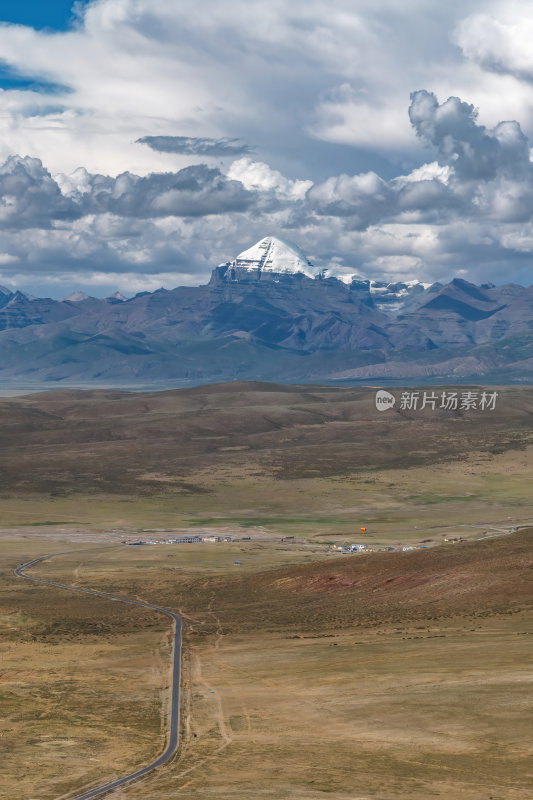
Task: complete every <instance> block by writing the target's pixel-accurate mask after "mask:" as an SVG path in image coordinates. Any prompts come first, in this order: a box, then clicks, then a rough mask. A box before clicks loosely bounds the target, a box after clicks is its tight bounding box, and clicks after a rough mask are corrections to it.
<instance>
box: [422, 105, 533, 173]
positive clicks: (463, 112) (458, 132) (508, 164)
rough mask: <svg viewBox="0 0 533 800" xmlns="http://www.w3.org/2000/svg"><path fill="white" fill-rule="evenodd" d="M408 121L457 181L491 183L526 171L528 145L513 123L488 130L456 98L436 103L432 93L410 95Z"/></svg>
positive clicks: (501, 123)
mask: <svg viewBox="0 0 533 800" xmlns="http://www.w3.org/2000/svg"><path fill="white" fill-rule="evenodd" d="M409 119H410V120H411V123H412V125H413V127H414V129H415V131H416V133H417V134H418V136H419V137H420V138H421V139H423V140H424V141H425V142H427V143H429V144H431V145H433V146H434V147H436V148H437V151H438V153H439V156H440V159H441V160H442V161H443V162H444V163H445V164H449V165H450V166H453V169H454V172H455V174H456V176H457V177H458V178H459V179H465V180H491V179H492V178H494V177H495V176H496V175H497V174H506V175H512V176H515V177H519V176H520V175H521V173H522V172H523V170H524V168H529V163H530V162H529V144H528V141H527V138H526V137H525V136H524V134H523V133H522V130H521V128H520V125H519V124H518V122H516V121H510V122H500V123H499V124H498V125H497V126H496V127H495V128H494V129H493V130H492V131H488V130H487V128H486V127H485V126H484V125H480V124H478V122H477V111H476V109H475V108H474V106H473V105H471V104H470V103H465V102H463V101H462V100H460V99H459V98H458V97H449V98H448V99H447V100H446V101H445V102H444V103H441V104H439V102H438V100H437V97H436V96H435V94H434V93H433V92H428V91H425V90H420V91H416V92H413V93H412V94H411V105H410V107H409Z"/></svg>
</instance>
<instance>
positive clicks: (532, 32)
mask: <svg viewBox="0 0 533 800" xmlns="http://www.w3.org/2000/svg"><path fill="white" fill-rule="evenodd" d="M491 11H492V13H491V14H483V13H482V14H471V15H469V16H468V17H466V18H465V19H464V20H462V21H461V22H459V24H458V25H457V29H456V31H455V40H456V42H457V44H458V45H459V46H460V47H461V49H462V51H463V53H464V54H465V55H466V56H467V57H468V58H469V59H471V60H472V61H475V62H476V63H478V64H479V65H480V66H481V67H482V68H483V69H486V70H490V71H493V72H497V73H502V74H507V75H512V76H514V77H517V78H519V79H520V80H525V81H528V82H531V81H533V53H532V50H531V40H532V37H533V9H532V8H531V4H530V3H529V2H526V3H524V2H509V0H507V1H506V2H505V3H493V8H492V9H491Z"/></svg>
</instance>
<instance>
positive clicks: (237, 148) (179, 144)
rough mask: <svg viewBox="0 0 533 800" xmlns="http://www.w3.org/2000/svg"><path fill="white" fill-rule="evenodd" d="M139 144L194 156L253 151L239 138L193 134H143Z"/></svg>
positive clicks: (165, 151) (161, 151)
mask: <svg viewBox="0 0 533 800" xmlns="http://www.w3.org/2000/svg"><path fill="white" fill-rule="evenodd" d="M136 142H137V143H138V144H147V145H148V147H151V148H152V150H157V152H159V153H183V154H185V155H193V156H243V155H246V154H248V153H251V152H252V148H251V147H248V145H246V144H239V140H238V139H228V138H223V139H207V138H199V137H192V136H143V137H142V138H141V139H136Z"/></svg>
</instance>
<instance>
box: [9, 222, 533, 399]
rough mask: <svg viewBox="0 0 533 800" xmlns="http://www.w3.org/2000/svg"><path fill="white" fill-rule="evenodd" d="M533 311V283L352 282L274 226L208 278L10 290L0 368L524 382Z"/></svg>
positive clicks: (178, 376) (175, 381)
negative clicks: (111, 288) (129, 290)
mask: <svg viewBox="0 0 533 800" xmlns="http://www.w3.org/2000/svg"><path fill="white" fill-rule="evenodd" d="M532 312H533V287H529V288H524V287H521V286H518V285H516V284H505V285H503V286H494V285H493V284H484V285H482V286H476V285H474V284H472V283H470V282H468V281H466V280H463V279H460V278H455V279H454V280H452V281H450V282H449V283H447V284H441V283H436V284H433V285H428V284H422V283H419V282H417V281H406V282H396V283H393V284H386V283H379V282H376V281H371V280H367V279H364V278H361V277H360V276H352V278H351V280H349V281H348V280H346V276H343V275H334V274H330V273H328V272H327V271H325V270H323V269H315V268H314V267H313V265H312V264H311V263H310V262H309V261H308V260H307V259H306V258H305V256H304V255H303V253H302V251H301V250H300V249H299V248H295V247H293V246H292V245H290V243H287V242H282V241H281V240H275V239H274V237H267V238H266V239H264V240H261V242H259V243H257V245H254V247H252V248H249V249H248V250H247V251H244V253H242V254H240V255H239V256H237V258H236V259H234V260H232V261H230V262H226V263H224V264H221V265H219V266H218V267H216V268H215V269H214V270H213V273H212V276H211V280H210V281H209V283H208V284H206V285H203V286H195V287H178V288H176V289H172V290H165V289H159V290H157V291H155V292H141V293H139V294H137V295H136V296H135V297H132V298H130V299H126V298H124V296H122V295H119V294H118V293H117V294H115V295H113V296H111V297H108V298H105V299H103V300H99V299H97V298H94V297H89V296H87V295H84V294H82V293H79V294H78V293H77V294H76V295H74V296H72V295H71V296H70V297H67V298H64V299H63V300H52V299H50V298H33V297H31V296H29V295H26V294H24V293H22V292H18V291H13V292H11V291H10V290H8V289H5V288H3V289H0V378H1V379H2V380H3V381H4V382H6V383H11V382H14V381H15V382H16V381H20V380H23V381H35V382H42V383H48V382H59V383H63V384H69V385H70V384H76V383H80V382H83V383H88V384H91V383H103V382H105V383H107V384H109V383H116V384H121V385H150V384H153V385H158V386H159V385H183V384H194V383H206V382H213V381H223V380H235V379H253V380H274V379H275V380H286V381H288V382H289V381H290V382H295V381H298V382H315V383H318V382H327V381H333V382H343V381H352V382H358V381H365V380H369V379H371V380H372V381H380V380H381V381H382V382H401V381H406V380H412V381H418V382H423V381H425V380H427V381H428V382H439V381H440V382H445V381H446V380H454V381H457V380H463V381H474V382H483V381H485V382H490V383H494V382H496V383H507V382H510V383H523V382H529V381H530V380H531V377H533V313H532Z"/></svg>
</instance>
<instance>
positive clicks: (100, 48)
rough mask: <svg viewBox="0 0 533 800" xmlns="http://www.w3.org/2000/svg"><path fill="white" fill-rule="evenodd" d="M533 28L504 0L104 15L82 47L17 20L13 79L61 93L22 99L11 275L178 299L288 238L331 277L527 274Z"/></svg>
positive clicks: (0, 152) (10, 131)
mask: <svg viewBox="0 0 533 800" xmlns="http://www.w3.org/2000/svg"><path fill="white" fill-rule="evenodd" d="M0 14H1V12H0ZM532 32H533V10H532V9H531V4H530V3H526V2H518V3H517V2H506V3H503V2H502V1H501V0H497V1H496V0H495V1H494V2H490V3H489V4H487V3H483V2H481V0H462V1H461V2H460V1H459V0H450V2H448V3H446V4H437V3H435V4H428V3H427V0H405V1H404V2H403V3H401V4H400V3H399V2H398V0H382V1H381V2H380V3H378V4H376V3H375V2H371V0H360V1H359V2H358V3H356V4H354V3H353V1H352V0H329V2H327V0H307V2H304V0H291V3H287V2H284V1H283V0H271V2H269V3H249V2H245V0H227V2H225V3H223V4H222V3H220V2H219V0H205V2H204V3H203V4H202V13H198V7H197V4H196V3H193V2H192V0H180V3H169V2H168V0H93V2H91V3H90V4H89V5H88V6H87V7H86V9H85V12H84V16H83V18H82V19H81V20H80V22H79V24H78V25H77V26H76V27H75V28H73V29H72V30H69V31H66V32H55V33H54V32H50V31H39V32H37V31H34V30H32V29H30V28H25V27H23V26H8V25H0V52H1V53H2V58H3V59H4V61H5V63H6V64H7V65H8V66H10V67H11V68H13V69H15V70H16V71H18V72H19V73H20V74H22V75H27V76H29V77H30V78H36V79H39V80H40V81H49V82H50V83H51V84H54V85H55V86H50V88H49V90H47V89H46V88H44V89H42V90H40V91H22V90H20V89H17V90H6V91H3V92H2V91H0V164H1V163H4V162H7V164H8V168H7V169H4V173H2V174H1V175H0V194H1V198H0V225H1V226H2V228H3V230H2V233H1V235H0V250H1V251H3V253H4V254H5V257H6V259H11V261H9V260H6V261H3V260H2V259H3V256H0V263H1V264H2V265H3V267H4V266H5V269H4V272H6V273H7V275H8V276H9V275H12V274H15V270H16V274H18V275H22V274H23V270H24V269H27V271H28V272H27V274H28V276H29V275H30V274H31V275H34V276H36V275H38V276H40V280H41V281H44V280H53V279H54V276H62V277H60V281H61V282H63V283H64V282H65V281H70V280H74V278H73V276H75V275H79V282H80V284H81V283H83V281H86V280H89V279H90V280H93V278H92V277H91V276H93V275H97V276H99V277H98V281H100V282H102V281H104V278H103V277H102V276H104V275H106V274H109V275H111V276H116V275H121V276H129V277H128V278H125V277H123V278H122V279H121V283H120V285H119V288H121V289H122V290H123V291H124V290H125V289H126V288H127V287H126V285H125V284H126V283H127V281H136V280H137V279H136V278H134V277H133V276H135V275H139V276H142V277H139V279H138V280H140V281H141V282H142V281H145V284H144V286H145V287H146V288H149V287H151V286H152V285H153V283H152V278H151V277H149V276H156V275H157V276H166V277H164V278H162V279H161V281H162V282H163V285H165V286H167V287H168V286H169V283H170V282H171V281H172V282H174V281H175V283H184V282H188V281H192V282H194V281H195V280H203V279H205V278H206V277H207V276H208V275H209V271H210V268H211V267H212V266H213V265H214V264H216V263H219V262H220V261H223V260H224V259H226V258H231V257H232V256H233V255H235V253H236V252H239V251H240V250H242V249H244V248H245V247H246V246H248V245H250V244H251V243H252V242H253V241H254V240H256V239H259V238H261V237H262V236H263V235H265V233H267V232H276V231H277V232H278V233H279V234H280V235H281V236H282V237H284V238H289V239H290V238H292V239H294V240H295V241H296V242H298V243H299V244H300V245H302V246H303V247H304V248H305V249H306V250H307V251H308V254H309V256H310V257H311V258H312V259H314V260H315V261H316V262H317V263H325V264H327V263H330V262H332V260H333V259H337V260H338V263H341V264H344V265H346V268H348V267H355V268H357V269H359V268H361V267H362V266H363V265H366V266H367V267H368V268H369V269H370V268H372V269H375V270H376V271H381V272H383V273H384V272H386V271H387V270H389V271H391V270H392V271H394V269H395V265H396V266H398V265H399V266H400V267H402V266H403V267H404V268H405V269H409V270H410V273H412V272H413V271H417V270H420V271H421V272H423V271H424V270H425V271H426V272H427V275H428V276H429V277H430V278H437V277H443V275H444V274H445V275H449V274H450V273H454V272H455V271H458V270H465V269H466V270H467V273H468V274H471V275H472V276H474V275H478V274H481V272H482V271H483V270H484V269H486V270H487V271H490V270H491V269H494V270H496V269H501V270H503V271H502V275H505V277H507V274H511V273H512V270H513V269H514V268H515V267H514V266H513V265H515V264H516V269H517V270H522V269H523V267H522V264H523V263H524V258H523V254H524V253H527V252H530V250H528V247H529V242H530V231H529V227H528V225H529V222H530V219H531V216H532V215H533V177H532V173H531V169H532V167H531V150H530V149H529V142H528V139H530V140H531V139H533V94H532V93H531V85H530V82H531V80H533V56H532V55H531V47H530V44H529V42H530V39H531V34H532ZM457 44H459V46H460V47H457ZM61 87H65V88H64V89H62V88H61ZM424 89H426V90H427V91H421V90H424ZM412 92H414V93H415V101H414V103H413V105H412V107H411V112H412V113H411V116H412V120H411V121H412V123H413V125H414V127H413V125H411V121H410V119H409V114H408V107H409V96H410V94H411V93H412ZM518 123H520V125H519V124H518ZM416 133H418V136H417V135H416ZM140 139H145V142H147V143H148V144H150V143H151V146H147V144H146V143H145V144H143V143H142V142H138V141H137V140H140ZM317 140H320V141H321V142H327V143H330V144H328V146H327V147H326V146H325V145H324V148H323V149H322V150H320V151H319V150H317V149H316V143H317ZM232 148H233V149H234V150H235V153H233V152H232ZM247 148H254V149H253V150H248V149H247ZM328 148H329V149H328ZM335 148H336V149H335ZM318 152H320V153H324V154H325V155H324V159H325V162H324V163H320V164H319V165H317V164H316V163H315V162H316V159H317V158H319V156H317V153H318ZM15 153H17V154H19V155H20V156H21V158H20V159H18V160H15V161H13V160H10V161H7V159H8V158H9V157H10V156H13V155H14V154H15ZM239 153H243V154H244V155H243V157H240V158H237V159H236V160H233V161H232V162H231V163H228V159H230V158H231V159H233V158H234V156H235V155H238V154H239ZM328 153H329V154H331V153H335V154H336V162H335V163H336V166H335V168H333V167H331V168H330V165H329V164H328V162H327V158H328V157H329V156H328ZM376 153H378V155H376ZM251 154H253V155H251ZM354 154H355V155H354ZM25 156H28V157H29V158H28V159H25V158H24V157H25ZM355 157H357V159H358V160H359V163H360V166H359V167H358V168H357V169H355V168H354V169H352V168H351V166H350V164H345V163H344V161H343V159H346V161H349V160H350V159H351V158H355ZM36 159H40V164H39V162H38V161H36ZM199 161H205V162H206V163H205V164H199V163H198V162H199ZM296 164H298V166H297V167H296V166H293V165H296ZM339 164H340V166H339ZM393 164H396V165H397V166H396V167H393V166H392V165H393ZM15 167H16V169H15ZM10 170H11V171H10ZM13 170H14V172H13ZM382 170H385V171H382ZM15 172H16V173H17V175H15V178H14V177H13V175H14V173H15ZM12 173H13V174H12ZM398 173H401V174H398ZM318 174H319V177H317V175H318ZM393 174H396V175H397V177H396V178H394V177H393V178H392V179H391V175H393ZM385 175H386V177H385ZM17 176H18V177H17ZM22 228H24V230H19V229H22ZM530 249H531V252H533V246H532V247H531V248H530ZM515 257H516V260H514V259H515ZM505 259H508V260H509V265H510V266H509V268H508V269H507V267H505V268H504V267H502V265H504V264H505ZM10 264H12V265H13V266H12V267H10ZM491 265H493V266H491ZM365 268H366V267H365ZM46 275H48V277H46ZM65 276H67V277H65ZM191 276H194V277H192V278H191ZM417 277H424V276H420V275H418V276H417ZM531 278H532V279H533V274H532V275H531ZM154 280H155V278H154ZM104 282H105V281H104ZM102 285H103V284H102ZM110 285H114V286H117V282H116V281H113V280H112V281H111V284H110ZM135 285H137V283H136V284H135Z"/></svg>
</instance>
